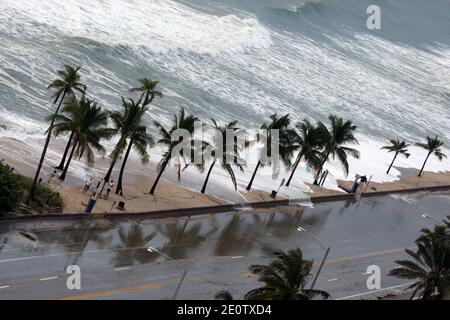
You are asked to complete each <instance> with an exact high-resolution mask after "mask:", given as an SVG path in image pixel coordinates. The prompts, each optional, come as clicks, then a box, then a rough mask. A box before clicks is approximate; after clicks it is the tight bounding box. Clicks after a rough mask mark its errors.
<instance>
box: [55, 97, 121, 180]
mask: <svg viewBox="0 0 450 320" xmlns="http://www.w3.org/2000/svg"><path fill="white" fill-rule="evenodd" d="M64 112H65V113H67V115H68V116H66V115H56V116H54V120H55V121H56V124H55V125H54V130H55V132H56V133H58V132H63V131H73V132H74V139H73V143H72V149H71V151H70V154H69V158H68V159H67V162H66V164H65V166H64V169H63V172H62V173H61V175H60V176H59V179H61V180H65V178H66V175H67V171H68V169H69V166H70V163H71V160H72V158H73V156H74V155H75V156H76V157H78V158H81V157H82V156H83V155H85V157H86V160H87V164H88V165H93V164H94V151H93V149H95V150H97V151H99V152H101V153H104V152H105V149H104V147H103V146H102V145H101V144H100V142H101V140H102V139H109V138H111V137H112V136H113V135H114V134H115V130H114V129H112V128H107V127H105V126H106V124H107V122H108V112H107V111H103V110H101V108H100V107H97V103H96V102H94V101H93V100H90V99H87V98H86V97H84V96H83V97H82V98H81V99H80V100H77V99H76V97H75V96H73V97H71V98H70V100H69V101H68V102H67V103H66V104H65V105H64Z"/></svg>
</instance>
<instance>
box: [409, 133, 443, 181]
mask: <svg viewBox="0 0 450 320" xmlns="http://www.w3.org/2000/svg"><path fill="white" fill-rule="evenodd" d="M416 145H417V146H419V147H422V148H424V149H425V150H427V151H428V155H427V157H426V159H425V162H424V163H423V166H422V169H420V172H419V177H420V176H421V175H422V173H423V169H425V164H426V163H427V161H428V158H429V157H430V156H431V154H434V155H435V156H436V157H437V158H438V159H439V161H442V159H444V158H447V156H446V155H445V154H444V153H443V152H442V150H441V147H442V146H443V145H444V142H442V141H441V140H439V138H438V136H436V137H434V138H431V137H427V143H420V142H418V143H416Z"/></svg>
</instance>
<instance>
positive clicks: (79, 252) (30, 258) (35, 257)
mask: <svg viewBox="0 0 450 320" xmlns="http://www.w3.org/2000/svg"><path fill="white" fill-rule="evenodd" d="M145 248H146V247H132V248H124V249H99V250H86V251H73V252H67V253H53V254H47V255H42V256H28V257H19V258H10V259H3V260H0V263H2V262H14V261H24V260H32V259H42V258H49V257H61V256H71V255H75V254H88V253H100V252H115V251H130V250H137V249H145Z"/></svg>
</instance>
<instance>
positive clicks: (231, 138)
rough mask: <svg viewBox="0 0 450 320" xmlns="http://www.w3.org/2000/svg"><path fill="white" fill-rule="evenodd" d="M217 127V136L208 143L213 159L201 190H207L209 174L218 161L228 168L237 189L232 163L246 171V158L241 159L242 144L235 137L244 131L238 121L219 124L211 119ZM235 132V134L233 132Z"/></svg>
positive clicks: (225, 168) (224, 167)
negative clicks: (238, 125)
mask: <svg viewBox="0 0 450 320" xmlns="http://www.w3.org/2000/svg"><path fill="white" fill-rule="evenodd" d="M211 121H212V122H213V125H214V129H215V136H214V137H213V143H208V145H207V146H208V147H209V152H210V156H211V157H212V159H213V162H212V163H211V166H210V167H209V170H208V173H207V175H206V179H205V182H204V183H203V187H202V190H201V192H202V193H205V192H206V185H207V184H208V180H209V176H210V174H211V171H212V169H213V168H214V165H215V164H216V162H217V161H219V162H220V165H221V166H222V168H223V169H224V170H226V171H227V172H228V174H229V176H230V178H231V181H232V182H233V186H234V190H236V191H237V183H236V176H235V174H234V171H233V167H232V165H233V164H234V165H235V166H236V167H237V168H239V170H241V172H244V166H243V165H245V164H244V160H243V159H241V157H240V155H239V152H240V149H241V148H242V146H239V145H238V143H237V142H236V141H235V137H237V136H238V135H240V134H242V133H243V132H244V131H243V130H242V129H239V128H238V127H237V121H231V122H229V123H228V124H227V125H226V126H219V125H218V124H217V122H216V120H214V119H211ZM231 133H233V134H231Z"/></svg>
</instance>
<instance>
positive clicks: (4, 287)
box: [0, 284, 11, 289]
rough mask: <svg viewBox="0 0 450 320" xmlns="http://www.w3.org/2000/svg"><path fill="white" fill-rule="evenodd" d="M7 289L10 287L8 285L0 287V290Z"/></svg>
mask: <svg viewBox="0 0 450 320" xmlns="http://www.w3.org/2000/svg"><path fill="white" fill-rule="evenodd" d="M9 287H11V286H10V285H9V284H8V285H6V286H0V289H7V288H9Z"/></svg>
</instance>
